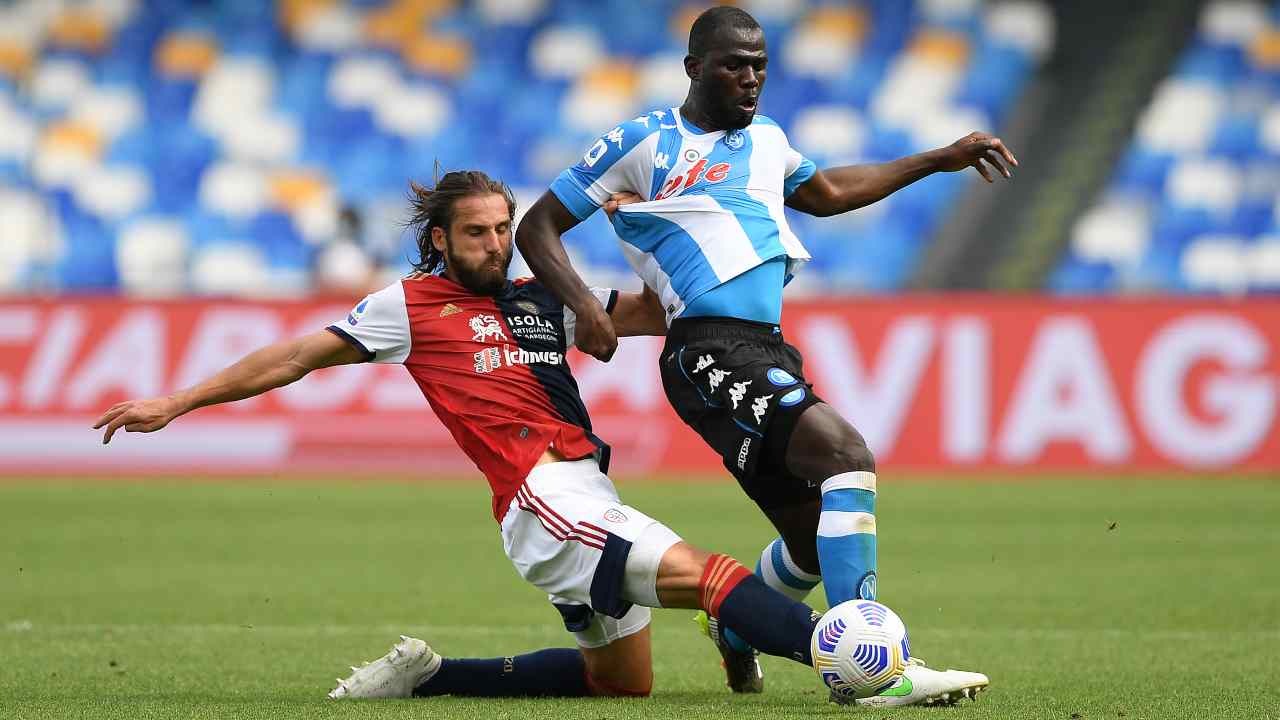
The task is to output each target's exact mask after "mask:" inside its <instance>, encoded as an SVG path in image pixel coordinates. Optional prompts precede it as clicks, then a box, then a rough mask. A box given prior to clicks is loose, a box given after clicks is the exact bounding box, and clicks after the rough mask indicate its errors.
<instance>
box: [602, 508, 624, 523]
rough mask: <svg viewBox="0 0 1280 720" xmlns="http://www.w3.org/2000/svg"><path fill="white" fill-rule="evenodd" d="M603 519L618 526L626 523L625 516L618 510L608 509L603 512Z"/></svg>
mask: <svg viewBox="0 0 1280 720" xmlns="http://www.w3.org/2000/svg"><path fill="white" fill-rule="evenodd" d="M604 519H605V520H608V521H609V522H611V523H618V524H619V525H621V524H622V523H624V522H626V521H627V514H626V513H624V512H622V511H621V510H619V509H618V508H609V509H608V510H605V511H604Z"/></svg>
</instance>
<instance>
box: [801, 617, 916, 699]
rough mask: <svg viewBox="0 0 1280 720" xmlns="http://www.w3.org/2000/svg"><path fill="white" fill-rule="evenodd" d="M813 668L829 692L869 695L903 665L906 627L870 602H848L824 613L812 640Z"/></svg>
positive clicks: (906, 652) (907, 654) (907, 648)
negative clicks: (829, 689)
mask: <svg viewBox="0 0 1280 720" xmlns="http://www.w3.org/2000/svg"><path fill="white" fill-rule="evenodd" d="M810 649H811V651H812V653H813V667H814V669H815V670H817V671H818V677H819V679H821V680H822V682H823V684H824V685H826V686H827V687H829V688H831V691H832V692H834V693H836V694H837V695H840V696H842V697H845V698H850V699H856V698H865V697H871V696H872V695H875V694H877V693H879V692H880V691H881V690H884V689H885V688H887V687H889V685H891V684H893V681H894V680H897V679H898V676H900V675H902V672H903V671H904V670H906V668H907V658H908V657H910V655H911V652H910V646H909V643H908V641H907V626H906V625H904V624H903V622H902V619H901V618H899V617H898V615H897V613H895V612H894V611H892V610H890V609H889V608H887V607H885V606H884V605H881V604H880V603H878V602H875V601H872V600H850V601H848V602H843V603H840V604H839V605H836V606H835V607H833V608H831V609H830V610H828V611H827V612H826V613H825V614H823V616H822V619H821V620H819V621H818V626H817V627H816V628H814V630H813V638H812V639H811V640H810Z"/></svg>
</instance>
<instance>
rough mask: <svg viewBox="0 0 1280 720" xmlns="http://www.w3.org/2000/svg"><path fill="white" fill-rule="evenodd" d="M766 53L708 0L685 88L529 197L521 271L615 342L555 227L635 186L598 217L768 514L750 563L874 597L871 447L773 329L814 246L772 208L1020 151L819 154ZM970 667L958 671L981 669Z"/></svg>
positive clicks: (784, 577) (741, 476)
mask: <svg viewBox="0 0 1280 720" xmlns="http://www.w3.org/2000/svg"><path fill="white" fill-rule="evenodd" d="M768 60H769V58H768V53H767V52H766V50H765V39H764V34H763V31H762V30H761V28H760V26H759V24H758V23H756V21H755V20H754V19H753V18H752V17H751V16H750V15H749V14H747V13H746V12H744V11H742V10H740V9H738V8H733V7H723V6H722V7H716V8H712V9H710V10H708V11H706V12H704V13H703V14H702V15H700V16H699V17H698V18H697V20H696V21H695V22H694V24H693V27H692V29H691V31H690V34H689V53H688V55H687V56H686V57H685V61H684V64H685V72H686V74H687V75H688V76H689V79H690V85H689V94H688V96H687V98H686V100H685V102H684V104H683V105H681V106H680V107H678V108H665V109H659V110H654V111H652V112H649V113H646V114H644V115H641V116H639V117H637V118H635V119H632V120H629V121H626V122H623V123H621V124H619V125H617V126H616V127H614V128H613V129H611V130H609V131H608V132H606V133H605V134H604V135H603V136H602V137H601V138H600V139H599V140H598V141H596V143H595V144H594V145H592V146H591V147H590V148H589V149H588V150H587V152H586V154H585V156H584V157H583V158H582V161H581V162H580V163H578V164H577V165H575V166H573V167H571V168H569V169H567V170H565V171H564V172H563V173H562V174H561V175H560V176H559V177H558V178H557V179H556V180H555V181H554V182H553V183H552V185H551V188H550V190H549V191H548V192H547V193H545V194H544V195H543V196H542V197H541V198H540V199H539V200H538V202H537V203H535V204H534V206H533V207H532V208H531V209H530V210H529V212H528V214H526V215H525V217H524V219H523V221H522V222H521V225H520V228H519V230H518V232H517V235H516V243H517V245H518V246H519V247H520V250H521V252H522V254H523V255H524V257H525V258H526V260H527V261H528V262H529V266H530V268H531V269H532V270H533V272H534V274H535V275H536V276H537V277H538V278H539V279H540V280H542V281H543V283H544V284H545V285H546V286H547V287H548V288H549V289H550V290H551V291H552V292H553V293H555V294H556V296H557V297H559V298H560V299H561V300H562V301H563V302H564V303H565V306H566V307H569V308H572V309H573V310H574V311H575V312H577V313H578V330H577V335H576V338H577V345H578V347H579V348H580V349H581V350H583V351H584V352H587V353H589V354H591V355H594V356H596V357H597V358H600V359H602V360H607V359H608V358H609V357H610V356H611V355H612V354H613V351H614V349H615V348H616V346H617V339H616V337H615V333H614V330H613V327H612V325H611V323H610V321H609V318H608V317H607V315H606V314H605V313H604V312H603V311H601V310H600V309H599V307H598V304H597V303H595V302H593V300H592V297H591V295H590V293H589V292H588V291H587V288H586V286H585V285H584V284H583V282H582V280H581V279H580V278H579V276H578V275H577V273H576V272H575V271H574V269H573V268H572V266H571V265H570V263H569V260H568V258H567V256H566V254H565V252H564V248H563V245H562V244H561V241H560V235H561V234H562V233H564V232H565V231H566V230H568V229H569V228H571V227H573V226H574V225H576V224H577V223H579V222H581V221H582V220H583V219H585V218H586V217H587V216H589V215H591V214H592V213H593V212H595V211H596V209H597V208H599V207H600V206H601V205H602V204H603V203H604V202H605V201H606V200H608V199H609V198H611V197H614V198H616V197H617V196H618V195H619V194H621V193H625V194H628V195H630V196H638V197H636V199H638V200H639V202H634V203H631V204H625V205H624V206H623V207H620V208H619V209H618V211H617V212H615V213H613V215H612V218H611V220H612V222H613V225H614V227H615V228H616V230H617V233H618V236H619V238H620V240H621V247H622V252H623V254H624V256H625V257H626V259H627V260H628V262H629V263H630V264H631V266H632V267H633V268H634V270H635V271H636V273H637V274H638V275H639V276H640V277H641V278H642V279H643V280H644V282H645V285H646V286H647V287H649V288H651V289H652V290H653V291H654V292H656V293H657V295H658V296H659V298H660V300H661V303H662V306H663V309H664V311H665V314H666V319H667V322H668V324H669V329H668V332H667V342H666V346H665V348H664V349H663V351H662V355H661V358H660V360H659V363H660V368H661V374H662V379H663V385H664V388H665V390H666V394H667V398H668V400H669V401H670V403H671V405H672V406H673V407H674V408H675V410H676V412H677V414H679V415H680V417H681V419H682V420H684V422H685V423H686V424H688V425H689V426H690V427H692V428H693V429H694V430H695V431H697V432H698V434H699V435H701V436H702V438H703V439H704V440H705V441H706V442H707V444H708V445H710V446H711V447H712V448H713V449H714V450H715V451H716V452H717V453H718V454H719V455H720V456H721V458H722V460H723V462H724V465H725V467H726V468H727V469H728V470H729V472H730V473H732V474H733V475H734V477H736V478H737V480H738V482H739V483H740V484H741V485H742V487H743V489H744V490H745V491H746V493H747V494H748V495H749V496H750V497H751V498H752V499H753V500H755V502H756V503H757V504H758V505H759V506H760V507H761V509H762V510H763V511H764V513H765V514H766V515H767V516H768V517H769V519H770V520H771V521H772V522H773V524H774V526H775V527H776V528H777V530H778V531H779V533H780V537H779V538H778V539H776V540H774V541H773V542H772V543H770V544H769V545H768V546H767V547H766V548H765V550H764V552H763V553H762V555H761V562H760V567H759V571H760V574H761V576H762V577H763V578H764V579H765V580H766V581H767V582H769V583H771V584H772V585H773V586H774V587H776V588H778V589H779V590H781V591H783V592H788V593H790V594H792V595H793V596H795V597H803V596H804V595H805V594H806V593H807V592H808V591H809V590H810V589H812V588H813V587H814V586H815V585H816V584H817V583H818V582H819V580H821V581H822V582H823V583H824V585H825V587H826V594H827V600H828V602H829V603H830V604H832V605H835V604H837V603H840V602H843V601H846V600H851V599H854V598H863V599H874V598H875V596H876V525H875V493H876V468H875V462H874V460H873V458H872V454H871V451H870V450H868V449H867V446H866V443H865V442H864V440H863V438H862V436H861V435H860V434H859V433H858V431H857V430H855V429H854V428H853V426H852V425H851V424H850V423H849V422H847V421H846V420H845V419H844V418H842V417H841V416H840V415H839V414H838V413H837V412H836V411H835V410H833V409H832V408H831V406H829V405H828V404H826V403H825V402H823V401H822V400H821V399H820V398H819V397H818V396H817V395H816V394H815V393H814V391H813V387H812V384H811V383H809V382H807V381H806V380H805V378H804V375H803V369H802V361H801V357H800V354H799V352H798V351H797V350H796V349H795V348H794V347H792V346H791V345H789V344H787V343H786V342H785V341H784V340H783V335H782V328H781V327H780V325H779V323H780V319H781V312H782V291H783V286H784V285H785V284H786V283H787V281H788V280H789V279H790V278H791V277H792V275H793V274H794V273H795V272H796V271H797V270H798V269H799V267H800V266H801V265H803V264H804V262H805V261H807V260H808V259H809V254H808V252H806V251H805V249H804V247H803V245H801V243H800V241H799V239H798V238H797V237H796V236H795V234H794V233H792V231H791V229H790V228H789V227H788V226H787V221H786V218H785V216H784V214H783V208H784V206H786V207H790V208H793V209H795V210H799V211H801V212H804V213H808V214H811V215H818V216H829V215H835V214H838V213H844V212H849V211H851V210H854V209H856V208H859V207H863V206H865V205H869V204H871V203H874V202H876V201H878V200H880V199H882V198H884V197H886V196H887V195H889V194H891V193H893V192H895V191H896V190H898V189H900V188H902V187H905V186H906V185H909V184H911V183H913V182H915V181H916V180H919V179H921V178H923V177H926V176H928V175H930V174H932V173H935V172H954V171H959V170H963V169H965V168H970V167H972V168H974V169H976V170H977V171H978V173H980V174H981V175H982V177H983V178H984V179H986V180H987V181H988V182H990V181H991V180H992V177H993V173H999V174H1001V175H1003V176H1005V177H1011V173H1010V171H1009V166H1012V165H1016V164H1017V162H1016V160H1015V159H1014V156H1013V154H1012V153H1011V152H1010V151H1009V150H1008V149H1007V148H1006V147H1005V146H1004V144H1003V143H1002V142H1001V141H1000V139H999V138H996V137H992V136H991V135H988V134H985V133H980V132H975V133H972V134H970V135H968V136H966V137H964V138H961V139H960V140H958V141H957V142H955V143H954V144H952V145H949V146H947V147H943V148H939V149H937V150H932V151H929V152H925V153H920V154H918V155H912V156H910V157H905V158H901V159H899V160H895V161H893V162H888V163H883V164H872V165H854V166H847V167H836V168H829V169H825V170H819V169H818V168H817V167H815V166H814V164H813V163H812V162H811V161H809V160H807V159H805V158H804V157H803V156H801V155H800V153H798V152H797V151H796V150H794V149H793V148H792V147H791V146H790V144H789V143H788V142H787V137H786V135H785V133H784V132H783V131H782V129H781V128H780V127H779V126H778V124H777V123H775V122H774V121H772V120H770V119H769V118H767V117H765V116H763V115H759V114H757V113H756V110H757V107H758V104H759V101H760V92H761V89H762V88H763V85H764V81H765V75H766V67H767V65H768ZM851 251H854V252H856V249H852V248H851ZM711 629H712V630H715V629H716V628H715V627H714V626H713V627H712V628H711ZM713 637H715V639H716V640H717V646H718V647H719V648H720V650H721V654H722V655H723V656H724V659H725V663H726V669H727V670H728V674H729V684H730V687H732V688H733V689H734V690H736V691H742V692H752V691H754V692H758V691H760V690H761V689H762V685H761V683H760V682H759V671H758V667H757V665H756V662H755V659H754V655H753V654H752V653H751V652H750V648H749V647H748V646H747V644H746V643H744V642H742V641H741V639H740V638H736V637H734V635H733V634H732V633H713ZM931 673H932V674H931ZM935 675H937V673H935V671H932V670H928V669H927V668H925V667H923V666H922V665H913V666H912V667H911V669H910V672H909V673H908V676H907V680H906V681H905V685H906V686H908V687H918V688H922V687H925V686H926V685H933V684H934V683H932V682H931V680H933V679H936V677H935ZM970 675H973V674H971V673H970V674H966V676H965V677H966V680H965V681H964V682H978V681H975V680H974V679H973V678H972V677H968V676H970ZM955 677H957V678H958V677H960V676H959V675H957V676H955ZM978 677H980V678H981V680H980V684H982V685H984V686H985V684H986V678H985V677H984V676H978ZM889 692H890V693H897V694H896V695H895V694H891V695H888V696H884V697H878V698H873V699H871V701H870V702H874V703H876V704H912V703H917V702H931V701H934V700H936V698H932V697H929V696H928V695H926V694H923V693H921V692H905V691H904V690H903V688H902V687H897V688H893V689H891V690H890V691H889ZM952 695H953V696H958V693H952Z"/></svg>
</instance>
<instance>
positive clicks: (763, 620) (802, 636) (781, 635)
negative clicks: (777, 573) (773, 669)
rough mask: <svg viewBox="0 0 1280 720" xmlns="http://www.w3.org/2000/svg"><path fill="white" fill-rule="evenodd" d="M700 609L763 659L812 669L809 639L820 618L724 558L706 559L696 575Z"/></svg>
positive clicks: (732, 561)
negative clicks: (785, 660)
mask: <svg viewBox="0 0 1280 720" xmlns="http://www.w3.org/2000/svg"><path fill="white" fill-rule="evenodd" d="M701 584H702V596H703V609H704V610H706V611H707V612H708V613H710V614H711V615H712V616H714V617H717V618H719V619H720V622H721V624H723V625H724V626H725V627H727V628H729V629H731V630H733V632H735V633H737V635H738V636H739V637H741V638H742V639H743V640H746V641H747V643H748V644H750V645H751V647H753V648H755V649H757V650H759V651H760V652H762V653H765V654H766V655H776V656H778V657H785V658H791V659H792V660H795V661H796V662H799V663H804V664H805V665H813V656H812V654H811V653H810V650H809V639H810V638H811V637H812V636H813V629H814V628H815V627H817V625H818V618H819V617H820V616H819V615H818V614H817V613H815V612H814V611H813V609H812V608H810V607H809V606H808V605H805V604H804V603H802V602H796V601H795V600H792V599H791V598H789V597H787V596H786V595H783V594H782V593H780V592H778V591H777V590H774V589H773V588H771V587H769V586H768V585H766V584H765V583H764V581H763V580H761V579H760V578H758V577H756V576H755V575H753V574H751V572H749V571H748V570H747V569H746V568H745V567H743V566H742V564H741V563H739V562H738V561H737V560H734V559H733V558H731V557H729V556H728V555H712V556H711V560H710V561H708V562H707V569H706V570H705V571H704V572H703V575H702V583H701Z"/></svg>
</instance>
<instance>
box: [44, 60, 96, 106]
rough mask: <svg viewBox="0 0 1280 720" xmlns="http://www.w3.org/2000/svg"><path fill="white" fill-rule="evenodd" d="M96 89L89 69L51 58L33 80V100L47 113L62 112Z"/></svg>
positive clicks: (72, 61) (81, 64)
mask: <svg viewBox="0 0 1280 720" xmlns="http://www.w3.org/2000/svg"><path fill="white" fill-rule="evenodd" d="M92 86H93V74H92V71H91V70H90V68H89V66H88V65H87V64H85V63H82V62H80V61H78V60H72V59H70V58H51V59H49V60H45V61H44V62H42V63H40V64H39V66H37V67H36V69H35V75H34V76H33V77H32V78H31V99H32V100H34V101H35V104H36V105H37V106H38V107H41V108H44V109H46V110H61V109H64V108H66V107H68V106H70V105H71V104H72V103H74V102H75V101H76V100H78V99H79V98H80V96H81V95H83V94H84V93H86V92H88V90H89V88H91V87H92Z"/></svg>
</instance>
